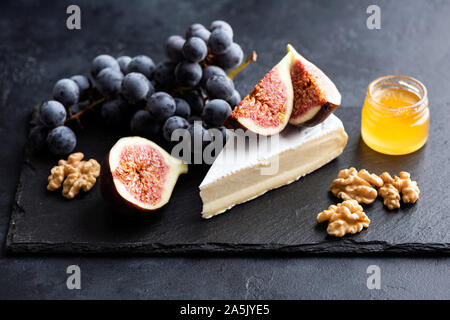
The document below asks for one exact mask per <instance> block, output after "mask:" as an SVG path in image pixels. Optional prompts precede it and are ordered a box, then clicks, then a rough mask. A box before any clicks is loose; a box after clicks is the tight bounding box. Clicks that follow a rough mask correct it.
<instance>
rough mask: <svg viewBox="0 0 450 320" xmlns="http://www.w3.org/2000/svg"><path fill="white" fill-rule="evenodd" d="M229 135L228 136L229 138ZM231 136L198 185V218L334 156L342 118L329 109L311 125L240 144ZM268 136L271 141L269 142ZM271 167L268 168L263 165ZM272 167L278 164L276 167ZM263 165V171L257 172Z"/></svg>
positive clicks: (340, 143) (343, 137) (341, 143)
mask: <svg viewBox="0 0 450 320" xmlns="http://www.w3.org/2000/svg"><path fill="white" fill-rule="evenodd" d="M232 139H234V140H232ZM237 139H238V137H233V138H231V139H230V141H231V142H230V141H229V142H228V143H227V144H226V146H225V147H224V149H223V150H222V152H221V153H220V154H219V156H218V157H217V159H216V160H215V161H214V163H213V165H212V166H211V168H210V169H209V171H208V173H207V175H206V176H205V178H204V180H203V181H202V183H201V185H200V196H201V198H202V201H203V212H202V216H203V217H204V218H210V217H212V216H214V215H216V214H219V213H221V212H223V211H226V210H227V209H229V208H231V207H232V206H234V205H236V204H239V203H242V202H245V201H248V200H251V199H253V198H256V197H258V196H260V195H261V194H263V193H265V192H267V191H269V190H271V189H275V188H278V187H280V186H283V185H286V184H288V183H291V182H293V181H295V180H298V179H299V178H300V177H302V176H304V175H306V174H308V173H310V172H312V171H314V170H316V169H318V168H320V167H321V166H323V165H325V164H326V163H328V162H330V161H331V160H333V159H334V158H336V157H337V156H339V155H340V154H341V153H342V151H343V149H344V147H345V145H346V143H347V134H346V133H345V130H344V126H343V124H342V122H341V121H340V120H339V119H338V118H337V117H336V116H334V115H330V116H329V117H328V118H327V119H326V120H325V121H324V122H322V123H321V124H319V125H317V126H315V127H312V128H296V127H287V128H286V129H285V130H283V132H282V133H281V134H280V135H279V137H278V140H271V139H277V137H275V136H272V137H268V139H269V140H268V141H267V142H266V143H267V144H268V145H271V148H267V147H266V146H265V147H264V146H261V143H259V141H258V143H256V144H249V145H248V144H247V146H246V145H243V144H242V143H241V144H237V143H235V142H236V141H237ZM271 142H272V143H271ZM271 168H272V169H273V170H272V171H273V173H271V174H268V172H267V170H268V171H271ZM277 168H278V170H276V169H277ZM261 170H266V172H265V173H266V174H261V173H262V172H263V171H261Z"/></svg>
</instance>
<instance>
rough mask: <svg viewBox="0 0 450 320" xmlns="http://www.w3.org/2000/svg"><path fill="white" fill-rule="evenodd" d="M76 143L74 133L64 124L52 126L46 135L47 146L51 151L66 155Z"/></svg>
mask: <svg viewBox="0 0 450 320" xmlns="http://www.w3.org/2000/svg"><path fill="white" fill-rule="evenodd" d="M76 145H77V137H76V136H75V133H74V132H73V131H72V130H71V129H70V128H68V127H66V126H60V127H56V128H54V129H53V130H52V131H50V133H49V134H48V137H47V146H48V149H49V150H50V152H51V153H53V154H56V155H66V154H69V153H71V152H72V151H73V150H74V149H75V146H76Z"/></svg>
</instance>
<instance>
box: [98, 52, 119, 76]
mask: <svg viewBox="0 0 450 320" xmlns="http://www.w3.org/2000/svg"><path fill="white" fill-rule="evenodd" d="M105 68H112V69H114V70H117V71H120V66H119V63H118V62H117V61H116V59H114V58H113V57H111V56H110V55H107V54H102V55H99V56H97V57H95V58H94V60H92V66H91V74H92V76H93V77H94V78H95V77H97V74H98V73H99V72H100V71H102V70H103V69H105Z"/></svg>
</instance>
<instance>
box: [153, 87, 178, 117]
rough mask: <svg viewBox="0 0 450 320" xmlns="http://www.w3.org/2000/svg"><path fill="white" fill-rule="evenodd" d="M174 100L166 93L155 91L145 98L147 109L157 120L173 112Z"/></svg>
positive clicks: (171, 114)
mask: <svg viewBox="0 0 450 320" xmlns="http://www.w3.org/2000/svg"><path fill="white" fill-rule="evenodd" d="M176 109H177V107H176V104H175V100H174V99H173V98H172V96H170V95H169V94H168V93H165V92H162V91H160V92H156V93H154V94H152V95H151V96H150V97H149V98H148V100H147V111H148V112H149V113H150V115H151V116H152V118H154V119H155V120H157V121H165V120H166V119H167V118H169V117H171V116H173V115H174V114H175V111H176Z"/></svg>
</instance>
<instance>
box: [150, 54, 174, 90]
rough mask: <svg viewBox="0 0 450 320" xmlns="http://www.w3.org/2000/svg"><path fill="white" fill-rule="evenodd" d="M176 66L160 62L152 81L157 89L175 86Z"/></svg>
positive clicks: (170, 62)
mask: <svg viewBox="0 0 450 320" xmlns="http://www.w3.org/2000/svg"><path fill="white" fill-rule="evenodd" d="M176 66H177V64H176V63H175V62H172V61H165V62H160V63H158V64H157V65H156V69H155V73H154V74H153V80H154V81H155V83H156V86H157V87H158V88H162V89H166V88H171V87H173V86H174V84H175V81H176V80H175V67H176Z"/></svg>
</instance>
